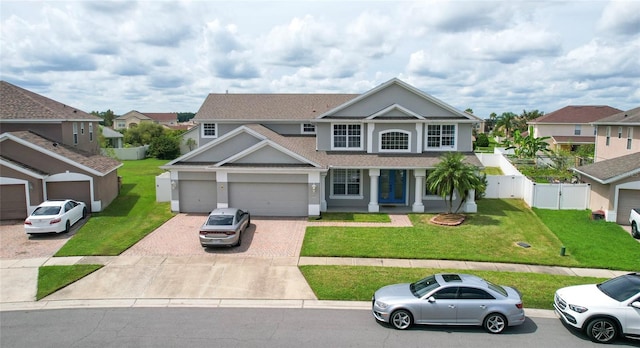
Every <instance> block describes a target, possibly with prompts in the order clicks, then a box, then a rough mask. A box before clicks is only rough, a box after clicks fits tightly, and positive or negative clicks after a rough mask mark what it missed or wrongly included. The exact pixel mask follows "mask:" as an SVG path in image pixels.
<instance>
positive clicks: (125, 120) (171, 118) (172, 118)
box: [113, 110, 178, 130]
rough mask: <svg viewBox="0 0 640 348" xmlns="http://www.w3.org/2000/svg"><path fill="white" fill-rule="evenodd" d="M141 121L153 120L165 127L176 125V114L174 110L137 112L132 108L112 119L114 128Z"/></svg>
mask: <svg viewBox="0 0 640 348" xmlns="http://www.w3.org/2000/svg"><path fill="white" fill-rule="evenodd" d="M143 122H153V123H157V124H160V125H162V126H165V127H169V128H172V127H176V126H178V114H177V113H175V112H145V113H142V112H139V111H136V110H132V111H129V112H127V113H126V114H124V115H122V116H118V117H116V118H115V119H114V120H113V128H114V129H117V130H119V129H129V128H131V127H135V126H138V125H140V124H141V123H143Z"/></svg>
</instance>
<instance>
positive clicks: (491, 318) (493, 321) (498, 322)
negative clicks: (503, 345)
mask: <svg viewBox="0 0 640 348" xmlns="http://www.w3.org/2000/svg"><path fill="white" fill-rule="evenodd" d="M483 326H484V329H485V330H487V331H488V332H489V333H492V334H499V333H502V331H504V330H505V329H506V328H507V318H505V317H504V315H502V314H500V313H491V314H489V315H488V316H487V317H486V318H484V324H483Z"/></svg>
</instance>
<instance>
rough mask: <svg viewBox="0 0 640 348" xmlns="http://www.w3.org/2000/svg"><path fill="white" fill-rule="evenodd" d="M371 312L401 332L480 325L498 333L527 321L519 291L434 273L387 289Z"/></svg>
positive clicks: (378, 293)
mask: <svg viewBox="0 0 640 348" xmlns="http://www.w3.org/2000/svg"><path fill="white" fill-rule="evenodd" d="M372 312H373V316H374V318H376V320H378V321H381V322H385V323H389V324H391V326H393V327H394V328H396V329H399V330H404V329H407V328H409V327H411V325H413V324H414V323H415V324H431V325H477V326H483V327H484V328H485V329H486V330H487V331H488V332H490V333H494V334H497V333H501V332H503V331H504V330H505V329H506V328H507V326H515V325H521V324H522V323H524V320H525V315H524V309H523V305H522V298H521V295H520V293H519V292H518V291H517V290H516V289H514V288H511V287H508V286H499V285H495V284H493V283H491V282H488V281H486V280H484V279H482V278H480V277H477V276H473V275H469V274H435V275H432V276H429V277H426V278H424V279H421V280H419V281H417V282H415V283H411V284H409V283H403V284H394V285H388V286H385V287H383V288H380V289H379V290H378V291H376V292H375V294H374V295H373V299H372Z"/></svg>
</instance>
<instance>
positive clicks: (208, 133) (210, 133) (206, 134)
mask: <svg viewBox="0 0 640 348" xmlns="http://www.w3.org/2000/svg"><path fill="white" fill-rule="evenodd" d="M217 136H218V127H217V125H216V124H215V123H203V124H202V137H203V138H216V137H217Z"/></svg>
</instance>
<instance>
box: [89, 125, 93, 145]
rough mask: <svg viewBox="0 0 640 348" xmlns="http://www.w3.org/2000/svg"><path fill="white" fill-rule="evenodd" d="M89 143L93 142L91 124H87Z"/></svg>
mask: <svg viewBox="0 0 640 348" xmlns="http://www.w3.org/2000/svg"><path fill="white" fill-rule="evenodd" d="M89 141H93V123H89Z"/></svg>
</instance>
